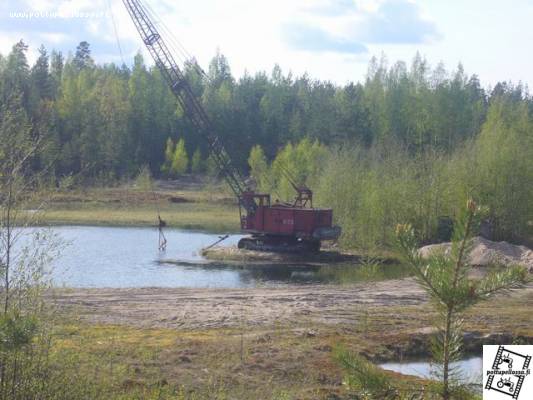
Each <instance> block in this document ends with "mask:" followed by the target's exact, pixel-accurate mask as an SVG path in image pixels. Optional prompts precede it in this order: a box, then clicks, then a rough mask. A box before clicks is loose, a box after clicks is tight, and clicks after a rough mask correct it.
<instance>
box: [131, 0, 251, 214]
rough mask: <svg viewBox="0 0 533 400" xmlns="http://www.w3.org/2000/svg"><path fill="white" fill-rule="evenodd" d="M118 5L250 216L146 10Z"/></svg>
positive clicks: (235, 173) (240, 183) (237, 179)
mask: <svg viewBox="0 0 533 400" xmlns="http://www.w3.org/2000/svg"><path fill="white" fill-rule="evenodd" d="M122 2H123V3H124V5H125V6H126V9H127V10H128V13H129V14H130V17H131V19H132V21H133V23H134V24H135V27H136V28H137V31H138V32H139V35H140V36H141V39H142V41H143V42H144V44H145V45H146V48H147V49H148V51H149V52H150V55H151V56H152V58H153V59H154V62H155V64H156V66H157V67H158V69H159V71H161V74H162V75H163V77H164V79H165V80H166V82H167V84H168V85H169V87H170V90H171V91H172V93H173V94H174V95H175V96H176V98H177V100H178V102H179V104H180V106H181V107H182V109H183V111H184V114H185V116H186V117H187V118H188V119H189V121H190V122H191V124H192V125H193V126H194V127H195V128H196V130H197V131H198V132H199V133H200V134H201V135H202V136H203V138H204V139H205V140H206V141H207V144H208V147H209V151H210V155H211V157H212V158H213V160H214V162H215V163H216V165H217V167H218V169H219V171H220V173H221V174H222V176H223V177H224V178H225V180H226V182H227V183H228V185H229V186H230V187H231V190H232V191H233V193H234V194H235V196H237V198H238V200H239V205H241V206H243V207H244V208H245V209H246V210H247V211H248V212H253V211H254V210H255V207H256V204H255V202H250V201H249V200H248V197H243V193H245V192H247V191H248V190H247V187H246V184H245V180H244V178H243V176H242V175H241V173H240V172H239V170H238V169H237V168H236V167H235V165H234V164H233V162H232V160H231V158H230V156H229V154H228V152H227V151H226V149H225V147H224V145H223V143H222V140H221V139H220V137H219V136H218V135H217V134H216V133H215V129H214V127H213V124H212V123H211V121H210V119H209V117H208V116H207V113H206V112H205V110H204V108H203V106H202V105H201V103H200V101H199V100H198V99H197V98H196V96H195V95H194V92H193V91H192V88H191V86H190V85H189V83H188V82H187V79H186V78H185V75H184V74H183V72H182V71H181V69H180V68H179V66H178V64H177V63H176V61H175V60H174V57H173V55H172V53H171V52H170V50H169V48H168V46H167V45H166V43H165V41H164V39H163V38H162V36H161V35H160V33H159V32H158V30H157V28H156V26H155V25H154V23H153V21H152V20H151V19H150V17H149V15H148V13H147V11H146V8H145V7H144V6H143V4H142V3H141V1H140V0H122Z"/></svg>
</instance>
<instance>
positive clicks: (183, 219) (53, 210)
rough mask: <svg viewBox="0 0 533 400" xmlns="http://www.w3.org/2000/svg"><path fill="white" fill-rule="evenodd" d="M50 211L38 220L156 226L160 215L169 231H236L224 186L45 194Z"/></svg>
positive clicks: (232, 204)
mask: <svg viewBox="0 0 533 400" xmlns="http://www.w3.org/2000/svg"><path fill="white" fill-rule="evenodd" d="M40 200H43V201H45V202H46V212H44V213H43V214H42V215H41V216H40V218H39V220H40V222H42V223H46V224H52V225H111V226H112V225H115V226H154V225H156V224H157V214H158V212H159V213H160V214H161V218H162V219H164V220H165V221H166V222H167V224H168V226H169V227H173V228H182V229H198V230H205V231H211V232H238V230H239V211H238V208H237V205H236V203H235V200H234V199H233V198H232V197H230V196H228V195H227V194H225V193H224V192H223V191H221V190H220V188H216V187H215V188H212V189H185V190H179V189H177V188H170V189H169V188H165V189H157V190H156V191H155V192H152V191H150V190H135V189H132V188H131V187H128V186H124V187H120V188H107V189H105V188H91V189H85V190H73V191H57V192H53V193H43V194H42V196H40Z"/></svg>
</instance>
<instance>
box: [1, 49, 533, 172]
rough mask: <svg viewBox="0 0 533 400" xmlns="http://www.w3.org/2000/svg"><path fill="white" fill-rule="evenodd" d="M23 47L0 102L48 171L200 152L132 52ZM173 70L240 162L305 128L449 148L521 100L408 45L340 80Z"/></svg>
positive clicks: (219, 66) (516, 89)
mask: <svg viewBox="0 0 533 400" xmlns="http://www.w3.org/2000/svg"><path fill="white" fill-rule="evenodd" d="M26 52H27V46H26V45H25V44H24V42H23V41H20V42H19V43H17V44H15V45H14V46H13V49H12V51H11V53H10V54H8V55H7V56H0V94H1V96H0V99H1V102H2V105H3V106H5V105H6V104H7V103H9V102H13V101H17V98H18V101H20V103H21V106H22V107H23V108H24V110H25V113H26V115H27V117H28V120H29V121H32V122H39V123H40V124H41V129H42V130H44V131H46V134H47V135H49V136H50V138H51V140H52V141H53V143H54V146H51V148H50V151H49V154H47V156H46V157H47V159H46V160H45V161H44V163H45V164H46V162H51V161H54V173H55V174H56V175H57V176H61V175H63V174H70V173H79V172H82V173H83V174H84V175H87V176H97V175H98V174H101V173H112V174H113V175H114V176H116V177H122V176H128V175H132V174H135V173H136V172H137V171H138V170H139V168H140V167H141V166H142V165H145V164H148V165H149V166H150V168H151V170H152V172H153V173H154V174H159V173H160V172H161V167H162V166H163V164H164V163H165V147H166V143H167V140H168V139H169V138H170V139H172V140H173V141H174V142H178V141H179V140H180V139H183V140H184V142H185V146H186V150H187V154H188V155H189V157H191V158H192V155H193V154H194V152H195V151H196V150H199V151H200V153H201V156H202V157H203V158H206V157H207V151H206V145H205V143H204V141H203V139H202V138H201V137H200V136H199V135H197V132H195V131H194V128H193V127H191V126H190V125H189V123H188V121H187V119H186V117H185V116H184V115H183V112H182V110H180V108H179V106H178V104H177V102H176V100H175V98H174V97H173V96H172V94H171V93H170V91H169V90H168V88H167V87H166V84H165V82H164V81H163V80H162V77H161V75H160V73H159V71H158V70H157V69H156V68H155V67H148V66H147V65H146V63H145V61H144V60H143V57H142V56H141V55H140V54H138V55H137V56H136V57H135V59H134V63H133V66H132V67H131V68H129V67H127V66H125V65H123V66H117V65H115V64H105V65H97V64H95V62H94V61H93V59H92V57H91V52H90V46H89V44H88V43H86V42H81V43H80V45H79V46H78V47H77V49H76V51H75V53H74V54H73V55H72V56H68V57H64V56H63V55H62V54H61V53H60V52H57V51H51V52H50V53H48V51H47V50H46V49H45V48H44V47H41V48H40V49H39V57H38V59H37V60H36V62H35V63H34V65H32V66H29V65H28V61H27V58H26ZM184 71H185V75H186V76H187V77H188V79H189V82H190V83H191V85H192V87H193V89H194V91H195V93H196V94H197V95H198V96H199V98H201V100H202V103H203V105H204V107H205V109H206V110H207V112H208V113H209V115H210V116H211V118H212V120H213V122H214V124H215V126H216V128H217V131H218V134H219V135H220V136H221V137H222V138H223V140H224V142H225V143H227V144H231V146H228V149H229V151H230V152H231V153H232V156H233V157H234V158H235V160H236V162H237V164H238V165H239V166H240V167H241V168H247V163H246V160H247V158H248V155H249V153H250V150H251V148H252V147H253V146H254V145H260V146H261V147H262V148H263V149H264V151H265V154H266V156H267V158H268V159H270V160H272V159H273V158H274V157H275V155H276V154H277V152H278V151H279V149H280V148H281V147H282V146H284V145H285V144H287V143H289V142H296V141H299V140H301V139H302V138H305V137H306V138H309V139H310V140H318V141H320V142H321V143H323V144H326V145H332V144H342V143H346V142H352V143H354V142H355V143H359V144H361V145H364V146H367V147H369V146H371V145H372V144H375V143H377V142H383V141H386V140H389V139H391V138H393V139H394V140H396V141H398V142H399V143H402V144H403V145H405V146H406V147H407V148H409V149H410V151H412V152H417V151H420V150H421V149H427V148H433V149H436V150H439V151H445V152H449V151H451V150H453V149H454V148H456V147H458V146H460V144H461V143H462V142H463V141H464V140H466V139H468V138H471V137H473V136H475V135H476V134H477V133H479V132H480V128H481V125H482V124H483V122H484V121H485V119H486V115H487V110H488V106H489V104H490V103H491V101H493V99H494V98H497V97H500V96H502V95H505V96H508V97H511V98H513V99H515V100H516V101H519V102H520V101H526V102H527V104H528V105H529V106H531V102H530V99H529V97H528V96H526V95H525V93H524V91H523V88H522V87H521V86H509V85H507V84H505V83H502V84H498V85H496V86H495V87H494V89H493V90H492V91H491V92H490V93H487V92H486V91H485V90H484V89H483V88H482V86H481V84H480V82H479V80H478V79H477V77H476V76H475V75H472V76H468V75H467V74H466V73H465V72H464V71H463V69H462V67H461V66H459V67H458V69H457V70H456V71H455V72H453V73H448V72H447V71H446V70H445V69H444V67H443V65H438V66H437V67H436V68H434V69H431V68H430V67H429V65H428V63H427V62H426V61H425V60H424V59H423V58H421V57H420V56H418V55H417V56H416V57H415V59H414V60H413V62H412V65H411V66H410V67H408V66H407V65H406V64H405V63H403V62H398V63H396V64H394V65H393V66H392V67H390V68H388V67H387V63H386V60H385V59H382V60H380V61H378V60H376V59H373V60H372V61H371V62H370V65H369V68H368V74H367V77H366V79H365V80H364V81H363V82H360V83H350V84H347V85H344V86H339V85H335V84H333V83H331V82H327V81H319V80H314V79H311V78H310V77H309V76H307V75H303V76H299V77H295V76H293V75H292V74H290V73H289V74H284V73H283V72H282V71H281V69H280V68H279V67H278V66H276V67H274V69H273V71H272V72H271V74H267V73H265V72H259V73H257V74H255V75H250V74H245V75H244V76H242V77H241V78H239V79H236V78H235V77H233V75H232V74H231V70H230V67H229V64H228V61H227V59H226V58H225V57H224V56H223V55H221V54H217V55H216V56H215V57H214V58H213V60H212V61H211V63H210V64H209V68H208V70H207V76H208V78H202V77H200V75H198V74H197V72H196V69H195V68H193V66H192V62H191V63H188V64H187V65H185V67H184ZM43 125H44V126H43ZM52 147H53V148H52Z"/></svg>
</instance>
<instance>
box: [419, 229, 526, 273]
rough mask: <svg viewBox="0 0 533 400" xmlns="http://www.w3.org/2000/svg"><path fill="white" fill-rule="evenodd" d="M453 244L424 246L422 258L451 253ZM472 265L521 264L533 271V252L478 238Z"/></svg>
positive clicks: (473, 252)
mask: <svg viewBox="0 0 533 400" xmlns="http://www.w3.org/2000/svg"><path fill="white" fill-rule="evenodd" d="M450 247H451V244H450V243H440V244H432V245H429V246H424V247H422V248H421V249H420V254H421V255H422V256H427V255H428V254H430V253H431V252H434V251H444V252H445V253H449V251H450ZM469 261H470V263H471V264H472V265H476V266H487V265H491V264H501V265H512V264H520V265H523V266H525V267H526V268H528V269H529V271H533V251H532V250H531V249H528V248H527V247H525V246H516V245H513V244H510V243H507V242H493V241H490V240H487V239H485V238H483V237H480V236H477V237H475V238H474V239H473V244H472V251H471V252H470V260H469Z"/></svg>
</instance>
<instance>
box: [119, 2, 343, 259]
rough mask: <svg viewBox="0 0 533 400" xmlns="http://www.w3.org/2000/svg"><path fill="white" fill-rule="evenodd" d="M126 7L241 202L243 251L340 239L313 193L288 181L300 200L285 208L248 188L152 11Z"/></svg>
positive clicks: (315, 245)
mask: <svg viewBox="0 0 533 400" xmlns="http://www.w3.org/2000/svg"><path fill="white" fill-rule="evenodd" d="M122 2H123V3H124V5H125V6H126V9H127V10H128V13H129V14H130V16H131V19H132V20H133V23H134V24H135V27H136V28H137V31H138V32H139V34H140V36H141V39H142V41H143V42H144V44H145V45H146V47H147V49H148V51H149V52H150V54H151V56H152V57H153V59H154V61H155V65H156V66H157V67H158V68H159V70H160V71H161V74H162V75H163V77H164V79H165V81H166V82H167V84H168V85H169V87H170V90H171V91H172V93H173V94H174V95H175V96H176V98H177V100H178V102H179V104H180V106H181V107H182V109H183V111H184V114H185V116H186V117H187V118H188V119H189V121H190V123H191V124H192V125H193V126H194V128H195V130H196V131H197V132H198V133H199V134H200V135H202V136H203V138H204V139H205V140H206V142H207V145H208V148H209V151H210V155H211V157H212V159H213V160H214V162H215V163H216V165H217V167H218V169H219V171H220V174H221V175H222V176H223V177H224V179H225V180H226V182H227V183H228V185H229V186H230V187H231V189H232V191H233V193H234V194H235V196H236V197H237V199H238V203H239V215H240V223H241V230H242V232H243V233H246V234H249V236H247V237H244V238H242V239H241V240H240V241H239V248H246V249H250V250H263V251H306V250H308V251H318V250H319V249H320V242H321V241H322V240H334V239H337V238H338V237H339V235H340V227H338V226H333V212H332V210H331V209H325V208H314V207H313V192H312V191H311V190H310V189H309V188H307V187H305V186H301V185H297V184H296V182H294V180H293V179H290V177H289V180H290V182H291V184H292V186H293V187H294V189H295V191H296V197H295V200H294V201H293V202H292V203H284V202H279V201H276V202H271V197H270V194H265V193H256V192H255V191H254V190H252V189H250V188H249V187H248V185H247V184H246V182H245V179H244V177H243V175H242V174H241V172H240V171H239V170H238V169H237V168H236V167H235V165H234V163H233V162H232V160H231V158H230V156H229V154H228V152H227V151H226V149H225V147H224V144H223V143H222V140H221V138H220V137H219V136H218V135H217V134H216V132H215V129H214V126H213V124H212V123H211V121H210V119H209V117H208V115H207V113H206V112H205V110H204V108H203V107H202V104H201V102H200V101H199V100H198V99H197V98H196V96H195V95H194V93H193V91H192V89H191V86H190V85H189V83H188V82H187V80H186V78H185V76H184V74H183V72H182V71H181V69H180V68H179V67H178V64H177V63H176V61H175V59H174V56H173V54H172V53H171V51H170V50H169V47H168V46H167V44H166V43H165V41H164V40H163V38H162V36H161V35H160V33H159V32H158V29H157V28H156V26H155V24H154V21H152V19H151V17H152V18H153V16H152V14H151V12H149V9H148V8H147V7H146V6H145V5H144V4H142V2H141V1H140V0H122Z"/></svg>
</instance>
